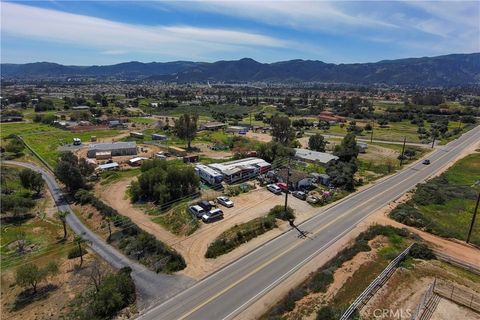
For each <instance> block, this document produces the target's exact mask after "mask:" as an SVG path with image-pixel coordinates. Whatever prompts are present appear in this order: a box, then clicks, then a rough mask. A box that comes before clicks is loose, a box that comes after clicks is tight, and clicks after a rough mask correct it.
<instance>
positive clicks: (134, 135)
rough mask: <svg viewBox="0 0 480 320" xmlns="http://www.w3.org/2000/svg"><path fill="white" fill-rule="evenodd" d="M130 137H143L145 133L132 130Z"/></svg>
mask: <svg viewBox="0 0 480 320" xmlns="http://www.w3.org/2000/svg"><path fill="white" fill-rule="evenodd" d="M130 137H132V138H137V139H143V133H141V132H130Z"/></svg>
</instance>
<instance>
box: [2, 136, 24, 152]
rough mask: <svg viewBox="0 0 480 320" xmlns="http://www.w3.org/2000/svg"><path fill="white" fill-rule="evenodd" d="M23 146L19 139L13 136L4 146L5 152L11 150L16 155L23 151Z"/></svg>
mask: <svg viewBox="0 0 480 320" xmlns="http://www.w3.org/2000/svg"><path fill="white" fill-rule="evenodd" d="M24 147H25V146H24V145H23V142H22V141H20V139H18V138H13V139H10V141H9V142H8V143H7V145H6V146H5V150H6V151H7V152H12V153H15V154H17V155H18V154H20V153H21V152H22V151H23V149H24Z"/></svg>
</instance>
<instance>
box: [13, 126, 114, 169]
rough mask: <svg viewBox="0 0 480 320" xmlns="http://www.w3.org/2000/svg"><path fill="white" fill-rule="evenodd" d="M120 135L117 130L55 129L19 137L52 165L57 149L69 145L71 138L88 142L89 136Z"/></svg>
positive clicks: (56, 156) (58, 153)
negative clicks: (83, 130) (75, 131)
mask: <svg viewBox="0 0 480 320" xmlns="http://www.w3.org/2000/svg"><path fill="white" fill-rule="evenodd" d="M120 133H121V131H119V130H96V131H87V132H78V133H74V132H70V131H63V130H58V129H56V130H55V131H53V130H52V131H47V132H44V133H39V134H35V133H25V134H23V135H21V136H22V138H23V139H24V140H25V142H26V143H27V144H28V145H29V146H30V147H31V148H32V149H34V150H35V151H36V152H38V154H39V155H40V156H41V157H42V158H44V159H45V160H46V161H47V162H48V163H49V164H51V165H53V164H55V163H56V162H57V158H58V156H59V155H60V151H59V150H58V147H59V146H61V145H64V144H71V143H72V141H73V138H80V139H81V140H82V141H90V137H91V136H96V137H97V139H102V138H110V137H115V136H117V135H118V134H120Z"/></svg>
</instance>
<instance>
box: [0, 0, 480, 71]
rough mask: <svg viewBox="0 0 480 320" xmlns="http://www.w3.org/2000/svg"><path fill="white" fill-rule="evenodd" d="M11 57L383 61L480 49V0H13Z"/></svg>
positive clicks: (9, 6)
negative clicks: (447, 0)
mask: <svg viewBox="0 0 480 320" xmlns="http://www.w3.org/2000/svg"><path fill="white" fill-rule="evenodd" d="M0 9H1V22H0V24H1V55H0V58H1V62H2V63H27V62H38V61H48V62H56V63H61V64H66V65H108V64H115V63H121V62H127V61H141V62H151V61H157V62H166V61H177V60H188V61H205V62H212V61H218V60H236V59H241V58H244V57H248V58H253V59H255V60H257V61H260V62H266V63H269V62H276V61H284V60H292V59H310V60H321V61H324V62H328V63H356V62H359V63H360V62H376V61H380V60H389V59H399V58H408V57H423V56H438V55H444V54H450V53H472V52H480V1H449V2H446V1H282V0H277V1H267V0H263V1H227V0H225V1H135V2H133V1H89V0H84V1H67V0H63V1H60V0H56V1H54V0H52V1H34V0H30V1H4V0H1V4H0Z"/></svg>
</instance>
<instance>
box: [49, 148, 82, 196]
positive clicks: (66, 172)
mask: <svg viewBox="0 0 480 320" xmlns="http://www.w3.org/2000/svg"><path fill="white" fill-rule="evenodd" d="M54 171H55V175H56V176H57V178H58V179H59V180H60V181H61V182H63V183H64V184H65V186H66V187H67V189H68V190H69V191H70V192H75V191H77V190H78V189H81V188H83V187H84V186H85V179H84V177H83V175H82V172H81V171H80V167H79V164H78V158H77V156H75V155H74V154H73V153H72V152H70V151H69V152H64V153H63V154H62V155H61V157H60V160H59V161H58V163H57V165H56V166H55V170H54Z"/></svg>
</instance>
